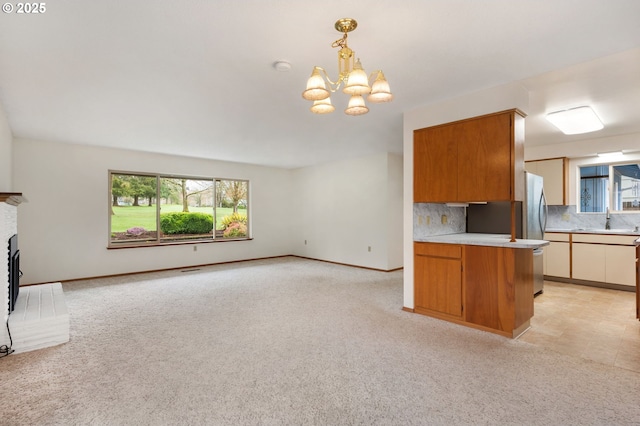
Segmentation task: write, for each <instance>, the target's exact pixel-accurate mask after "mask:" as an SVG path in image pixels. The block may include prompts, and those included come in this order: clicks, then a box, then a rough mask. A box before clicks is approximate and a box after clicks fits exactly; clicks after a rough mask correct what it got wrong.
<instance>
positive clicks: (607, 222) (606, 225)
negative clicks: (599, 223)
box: [604, 207, 611, 229]
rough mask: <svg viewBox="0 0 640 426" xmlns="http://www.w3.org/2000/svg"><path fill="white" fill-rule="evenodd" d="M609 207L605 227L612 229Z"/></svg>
mask: <svg viewBox="0 0 640 426" xmlns="http://www.w3.org/2000/svg"><path fill="white" fill-rule="evenodd" d="M609 219H610V217H609V207H607V221H606V222H605V223H604V229H611V223H610V222H609Z"/></svg>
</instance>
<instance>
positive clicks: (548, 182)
mask: <svg viewBox="0 0 640 426" xmlns="http://www.w3.org/2000/svg"><path fill="white" fill-rule="evenodd" d="M524 168H525V170H526V171H528V172H531V173H533V174H536V175H539V176H542V178H543V179H544V195H545V197H546V198H547V204H548V205H550V206H563V205H568V204H569V191H568V188H569V159H568V158H566V157H562V158H550V159H546V160H533V161H527V162H525V163H524Z"/></svg>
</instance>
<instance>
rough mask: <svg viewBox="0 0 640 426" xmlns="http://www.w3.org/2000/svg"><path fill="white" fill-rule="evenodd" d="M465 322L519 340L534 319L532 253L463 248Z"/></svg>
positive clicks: (482, 247) (496, 248) (490, 248)
mask: <svg viewBox="0 0 640 426" xmlns="http://www.w3.org/2000/svg"><path fill="white" fill-rule="evenodd" d="M464 293H465V296H464V318H465V321H467V322H468V323H471V324H474V325H478V326H481V327H483V328H485V329H488V330H494V332H497V333H499V334H502V335H506V336H509V337H516V336H517V335H519V334H520V333H522V332H523V331H524V330H526V329H527V328H528V327H529V320H530V319H531V317H532V316H533V249H513V248H504V247H489V246H472V245H468V246H465V247H464Z"/></svg>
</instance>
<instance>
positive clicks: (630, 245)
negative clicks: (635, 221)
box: [571, 234, 637, 287]
mask: <svg viewBox="0 0 640 426" xmlns="http://www.w3.org/2000/svg"><path fill="white" fill-rule="evenodd" d="M636 238H637V236H633V235H599V234H573V238H572V240H573V243H572V246H571V250H572V269H573V274H572V278H574V279H578V280H589V281H600V282H604V283H607V284H618V285H625V286H631V287H635V286H636V256H635V244H634V241H635V239H636Z"/></svg>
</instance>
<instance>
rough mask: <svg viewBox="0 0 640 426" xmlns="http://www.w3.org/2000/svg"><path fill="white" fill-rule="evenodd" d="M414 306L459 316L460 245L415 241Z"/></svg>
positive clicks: (460, 300)
mask: <svg viewBox="0 0 640 426" xmlns="http://www.w3.org/2000/svg"><path fill="white" fill-rule="evenodd" d="M414 267H415V281H416V282H420V283H421V285H419V286H416V288H415V307H416V309H417V310H420V309H425V310H427V311H432V312H438V313H441V314H445V315H452V316H454V317H456V318H461V317H462V246H459V245H451V244H416V249H415V266H414Z"/></svg>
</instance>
